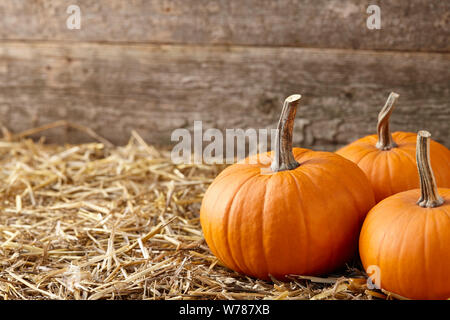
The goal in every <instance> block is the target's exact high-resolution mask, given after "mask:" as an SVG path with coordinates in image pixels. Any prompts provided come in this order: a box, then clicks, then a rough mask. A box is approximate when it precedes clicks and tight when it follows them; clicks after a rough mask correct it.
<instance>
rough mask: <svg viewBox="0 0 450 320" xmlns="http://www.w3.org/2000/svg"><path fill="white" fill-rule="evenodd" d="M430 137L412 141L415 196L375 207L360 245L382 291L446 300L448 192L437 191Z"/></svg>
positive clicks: (448, 287)
mask: <svg viewBox="0 0 450 320" xmlns="http://www.w3.org/2000/svg"><path fill="white" fill-rule="evenodd" d="M430 136H431V135H430V134H429V133H428V132H426V131H420V132H419V134H418V137H417V166H418V169H419V177H420V190H419V189H415V190H409V191H405V192H401V193H398V194H396V195H393V196H391V197H389V198H386V199H384V200H383V201H381V202H380V203H378V204H377V205H376V206H375V207H374V208H373V209H372V210H371V211H370V212H369V214H368V215H367V218H366V220H365V221H364V225H363V228H362V230H361V236H360V240H359V246H360V249H359V250H360V256H361V261H362V263H363V265H364V268H365V269H366V270H371V272H372V271H374V272H375V271H377V272H375V273H374V274H372V275H371V278H375V279H373V280H375V283H376V282H377V279H376V278H377V277H378V282H379V284H380V285H381V287H382V288H384V289H386V290H388V291H391V292H394V293H397V294H399V295H401V296H404V297H407V298H412V299H448V298H450V277H449V272H450V189H448V188H447V189H445V188H440V189H438V188H437V187H436V181H435V178H434V175H433V171H432V170H431V166H430V159H429V157H430ZM417 199H419V201H417ZM368 273H369V271H368Z"/></svg>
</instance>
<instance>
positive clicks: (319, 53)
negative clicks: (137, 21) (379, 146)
mask: <svg viewBox="0 0 450 320" xmlns="http://www.w3.org/2000/svg"><path fill="white" fill-rule="evenodd" d="M449 68H450V55H449V54H438V53H435V54H423V53H422V54H418V53H414V54H413V53H398V52H396V53H387V52H385V53H373V52H370V51H361V50H358V51H351V50H316V49H299V48H251V47H219V46H213V47H207V46H178V45H150V44H146V45H126V46H125V45H124V46H120V45H110V44H93V43H91V44H89V43H33V44H23V43H13V42H7V43H0V120H1V121H2V123H3V124H5V125H7V126H8V127H9V128H11V129H12V130H14V131H15V132H18V131H21V130H24V129H28V128H30V127H32V126H36V125H41V124H45V123H48V122H51V121H55V120H59V119H67V120H71V121H75V122H77V123H81V124H84V125H87V126H89V127H91V128H92V129H94V130H95V131H97V132H98V133H99V134H101V135H102V136H104V137H106V138H108V139H110V140H112V141H113V142H115V143H119V144H122V143H125V142H126V141H127V139H128V138H129V136H130V131H131V130H132V129H136V130H137V131H138V132H139V133H140V134H141V135H142V136H143V137H144V138H145V139H146V140H147V141H148V142H150V143H157V144H168V143H170V134H171V132H172V130H174V129H176V128H183V127H184V128H192V127H193V121H194V120H202V121H203V125H204V128H205V129H206V128H208V127H215V128H219V129H224V128H242V129H246V128H266V127H272V128H273V127H275V124H276V122H277V120H278V116H279V112H280V108H281V104H282V101H283V100H284V98H285V97H286V96H288V95H290V94H292V93H297V92H299V93H301V94H302V95H303V97H304V99H303V101H302V103H301V108H300V110H299V112H298V115H297V122H296V127H295V130H296V141H295V143H296V145H302V146H313V147H314V148H325V149H333V148H335V146H336V145H341V144H344V143H346V142H349V141H351V140H353V139H355V138H357V137H360V136H362V135H365V134H369V133H373V132H374V130H375V124H376V118H377V114H378V111H379V109H380V108H381V106H382V105H383V104H384V102H385V99H386V98H387V96H388V94H389V92H390V91H396V92H398V93H399V94H400V99H399V103H398V106H397V109H396V111H395V113H394V115H393V116H392V128H393V130H400V129H401V130H404V131H417V130H419V129H427V130H429V131H431V132H432V134H433V137H434V138H435V139H437V140H439V141H441V142H443V143H445V144H446V145H447V147H450V135H449V132H450V86H449V84H450V75H449V73H448V70H449ZM68 138H69V140H68V141H69V142H77V141H82V140H83V139H84V140H86V136H83V135H82V134H78V133H74V134H71V135H69V136H68ZM64 139H65V137H64V135H61V133H60V132H58V131H53V136H52V141H56V142H62V141H64Z"/></svg>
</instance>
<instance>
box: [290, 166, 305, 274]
mask: <svg viewBox="0 0 450 320" xmlns="http://www.w3.org/2000/svg"><path fill="white" fill-rule="evenodd" d="M293 171H294V172H289V174H290V175H291V177H292V179H293V180H294V181H295V186H296V189H297V194H298V198H299V200H300V201H299V205H300V207H301V211H302V213H303V214H302V215H301V216H302V219H301V220H302V221H303V228H304V232H305V234H306V238H307V239H309V237H310V234H309V230H308V226H307V225H308V224H307V223H306V216H307V214H306V210H305V206H304V205H303V196H302V193H301V188H300V186H299V185H298V181H297V178H298V177H296V173H298V172H300V170H293ZM308 179H309V178H308ZM302 245H303V242H302ZM303 249H304V251H305V256H306V257H309V250H308V246H305V248H303ZM305 261H306V263H305V269H306V270H309V260H308V259H305Z"/></svg>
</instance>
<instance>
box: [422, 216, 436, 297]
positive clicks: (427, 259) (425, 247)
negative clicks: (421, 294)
mask: <svg viewBox="0 0 450 320" xmlns="http://www.w3.org/2000/svg"><path fill="white" fill-rule="evenodd" d="M429 218H430V215H429V214H428V212H427V213H426V214H425V223H424V226H423V234H424V235H425V237H424V239H423V257H424V259H423V262H424V266H425V270H429V260H430V258H429V255H428V250H427V248H428V236H427V235H428V233H427V229H428V220H429ZM433 220H434V219H433ZM434 234H438V232H434ZM424 282H425V285H426V288H427V289H426V291H427V292H428V291H429V290H430V288H429V284H428V281H424Z"/></svg>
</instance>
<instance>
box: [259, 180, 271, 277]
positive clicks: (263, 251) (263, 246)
mask: <svg viewBox="0 0 450 320" xmlns="http://www.w3.org/2000/svg"><path fill="white" fill-rule="evenodd" d="M269 179H270V178H269ZM268 183H269V180H267V183H266V184H265V185H264V202H263V207H262V210H261V211H262V213H261V215H262V218H261V234H262V236H261V248H262V258H263V260H264V265H265V267H266V272H267V273H269V262H268V259H267V253H266V247H265V245H264V220H265V219H264V217H265V215H266V201H267V184H268Z"/></svg>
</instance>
